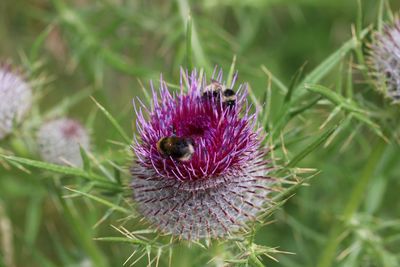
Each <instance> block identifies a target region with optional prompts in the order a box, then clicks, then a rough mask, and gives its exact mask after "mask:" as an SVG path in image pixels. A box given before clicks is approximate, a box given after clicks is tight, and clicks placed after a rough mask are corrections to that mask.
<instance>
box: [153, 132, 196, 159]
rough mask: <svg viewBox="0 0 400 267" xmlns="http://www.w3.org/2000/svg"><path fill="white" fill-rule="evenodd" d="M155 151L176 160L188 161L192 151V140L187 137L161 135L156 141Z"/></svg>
mask: <svg viewBox="0 0 400 267" xmlns="http://www.w3.org/2000/svg"><path fill="white" fill-rule="evenodd" d="M157 151H158V152H160V154H161V155H163V156H167V157H171V158H173V159H176V160H178V161H183V162H184V161H189V160H190V159H191V158H192V156H193V153H194V142H193V139H192V138H187V137H178V136H174V135H173V136H168V137H163V138H161V139H160V140H159V141H158V142H157Z"/></svg>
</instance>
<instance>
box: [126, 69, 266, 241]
mask: <svg viewBox="0 0 400 267" xmlns="http://www.w3.org/2000/svg"><path fill="white" fill-rule="evenodd" d="M184 78H187V79H184ZM183 80H186V83H185V84H186V85H185V84H184V83H183V82H182V81H183ZM235 80H236V75H235V77H234V79H233V84H234V83H235ZM212 83H214V84H220V85H221V88H219V89H217V90H215V91H209V90H210V88H212V87H210V85H208V86H207V84H206V79H205V78H202V77H199V76H198V75H197V72H196V71H193V72H192V73H191V75H190V76H189V74H188V73H183V72H181V83H180V92H178V93H171V92H170V91H169V90H168V88H167V85H166V83H165V82H164V81H163V80H162V78H161V82H160V88H159V92H158V93H157V92H156V91H155V90H154V87H153V85H152V84H151V87H152V95H153V98H152V108H151V109H150V110H149V109H148V108H147V107H146V106H145V105H144V104H143V103H142V102H140V100H139V103H140V105H141V107H140V108H139V109H138V108H136V106H135V111H136V114H137V121H136V125H137V129H138V134H139V136H140V139H139V140H138V139H136V138H135V142H134V145H133V151H134V153H135V154H136V157H137V159H136V162H135V165H134V167H133V168H132V174H133V177H134V178H133V181H132V188H133V191H134V199H135V200H136V202H137V204H138V209H139V211H140V212H141V213H142V214H143V215H144V216H145V217H146V218H147V220H149V221H150V222H151V223H152V224H153V225H154V226H156V227H157V228H159V229H160V230H161V231H163V232H167V233H171V234H173V235H176V236H179V237H180V238H184V239H189V240H190V239H200V238H210V237H223V236H227V235H230V234H231V233H232V232H235V231H238V230H240V229H243V228H244V227H245V225H246V222H248V221H250V220H254V219H256V216H257V214H258V213H259V212H260V211H263V210H264V209H265V205H264V204H265V203H268V202H267V194H268V193H269V192H270V188H269V187H268V184H269V183H270V182H271V178H269V177H268V176H267V175H268V170H269V167H268V160H266V159H265V156H266V154H267V152H268V150H267V149H265V148H264V149H262V148H261V142H262V141H263V139H264V136H263V130H262V129H261V128H258V127H257V122H256V121H257V118H256V117H257V116H256V114H252V112H251V107H250V105H248V103H247V100H246V87H247V86H246V85H240V86H239V87H238V89H237V92H236V97H235V101H234V103H232V97H230V98H229V99H230V100H231V102H229V105H226V103H224V101H225V100H224V97H223V96H224V92H225V91H226V89H224V88H225V85H224V82H223V81H222V72H221V71H220V72H219V73H218V75H217V76H216V77H215V75H213V82H212ZM211 85H212V84H211ZM232 88H234V86H233V85H232ZM220 89H222V90H220ZM230 91H232V90H230ZM160 100H161V101H160ZM143 111H144V112H143ZM165 138H175V139H177V140H181V141H182V142H181V143H173V142H172V141H173V140H174V139H168V140H171V142H172V143H170V145H172V147H173V145H174V144H175V145H177V146H178V148H179V146H180V148H182V147H184V148H187V150H186V151H185V150H184V151H185V153H186V154H185V155H186V157H180V156H181V155H178V154H174V153H170V154H168V153H167V154H166V153H162V152H163V151H160V140H165ZM186 140H189V141H186ZM184 141H185V142H186V143H185V142H184ZM185 144H186V146H184V145H185ZM169 148H171V147H169ZM189 148H191V149H189Z"/></svg>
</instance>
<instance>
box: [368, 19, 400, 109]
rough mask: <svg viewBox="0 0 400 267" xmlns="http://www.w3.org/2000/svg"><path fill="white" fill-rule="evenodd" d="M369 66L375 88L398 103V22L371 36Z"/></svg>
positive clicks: (399, 87) (399, 49)
mask: <svg viewBox="0 0 400 267" xmlns="http://www.w3.org/2000/svg"><path fill="white" fill-rule="evenodd" d="M370 65H371V68H372V70H373V72H372V76H373V77H374V80H375V82H376V85H377V88H378V90H379V91H381V92H382V93H383V94H384V95H385V96H387V97H389V98H391V99H392V100H393V101H395V102H399V101H400V20H397V21H396V22H395V23H393V24H392V25H385V26H384V28H383V30H382V32H375V33H374V34H373V38H372V43H371V45H370Z"/></svg>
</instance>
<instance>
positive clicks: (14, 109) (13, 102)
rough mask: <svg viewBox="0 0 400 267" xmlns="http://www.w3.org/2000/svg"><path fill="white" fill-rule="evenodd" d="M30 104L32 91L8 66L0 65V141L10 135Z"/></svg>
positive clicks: (20, 76)
mask: <svg viewBox="0 0 400 267" xmlns="http://www.w3.org/2000/svg"><path fill="white" fill-rule="evenodd" d="M31 104H32V89H31V87H30V86H29V85H28V84H27V83H26V82H25V81H24V80H23V78H22V75H20V74H19V73H18V72H17V71H15V70H13V69H12V67H11V66H10V65H8V64H0V139H3V138H4V137H5V136H6V135H7V134H9V133H11V131H12V129H13V127H14V123H15V122H16V123H19V122H20V121H21V120H22V118H23V117H24V115H25V114H26V113H27V111H28V110H29V109H30V107H31Z"/></svg>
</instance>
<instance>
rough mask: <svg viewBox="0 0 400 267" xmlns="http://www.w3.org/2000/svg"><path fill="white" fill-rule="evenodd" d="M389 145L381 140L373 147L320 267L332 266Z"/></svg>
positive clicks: (333, 231) (320, 260)
mask: <svg viewBox="0 0 400 267" xmlns="http://www.w3.org/2000/svg"><path fill="white" fill-rule="evenodd" d="M386 146H387V143H386V142H385V141H384V140H382V139H381V138H379V139H378V140H377V141H376V142H375V143H374V144H373V145H372V147H373V150H372V152H371V155H370V157H369V160H368V161H367V163H366V164H365V168H364V170H363V171H362V174H361V177H360V179H359V180H358V181H357V183H356V184H355V186H354V187H353V190H352V192H351V193H350V199H349V201H348V202H347V205H346V206H345V208H344V210H343V214H342V218H343V220H342V221H340V222H338V223H337V224H336V225H335V226H334V227H333V228H332V230H331V232H330V235H329V238H328V242H327V244H326V246H325V249H324V251H323V252H322V255H321V257H320V259H319V262H318V265H317V266H318V267H330V266H332V262H333V258H334V257H335V253H336V249H337V247H338V246H339V243H340V241H341V240H340V236H341V234H342V233H343V231H344V230H345V227H346V225H347V224H348V223H349V221H350V220H351V218H352V217H353V215H354V214H355V213H356V212H357V210H358V208H359V206H360V204H361V202H362V201H363V198H364V195H365V192H366V190H367V187H368V184H369V183H370V181H371V179H372V177H373V176H374V175H375V170H376V168H377V166H378V165H379V163H380V162H381V159H382V155H383V152H384V151H385V148H386Z"/></svg>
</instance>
